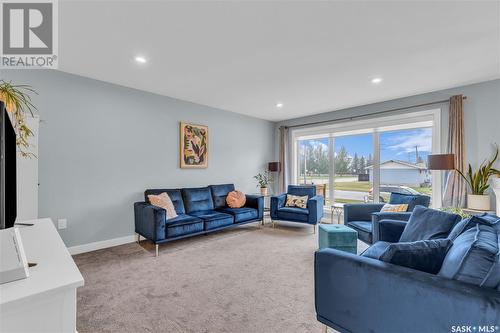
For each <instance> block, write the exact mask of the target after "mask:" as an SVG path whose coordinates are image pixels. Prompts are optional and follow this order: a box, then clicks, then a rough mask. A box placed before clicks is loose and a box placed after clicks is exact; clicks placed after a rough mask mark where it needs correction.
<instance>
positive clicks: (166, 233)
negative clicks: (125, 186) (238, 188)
mask: <svg viewBox="0 0 500 333" xmlns="http://www.w3.org/2000/svg"><path fill="white" fill-rule="evenodd" d="M231 191H234V185H233V184H223V185H210V186H207V187H199V188H182V189H149V190H146V191H145V192H144V198H145V201H141V202H136V203H134V217H135V232H136V234H137V235H140V236H142V237H144V238H146V239H148V240H150V241H152V242H153V243H154V244H155V245H156V255H158V245H159V244H162V243H166V242H170V241H174V240H177V239H181V238H185V237H191V236H195V235H200V234H207V233H209V232H213V231H217V230H222V229H225V228H230V227H234V226H238V225H242V224H246V223H250V222H255V221H262V219H263V217H264V198H263V197H262V196H259V195H246V203H245V206H244V207H241V208H230V207H228V206H227V205H226V197H227V194H228V193H229V192H231ZM163 192H166V193H167V194H168V196H169V197H170V199H171V200H172V202H173V204H174V207H175V211H176V212H177V215H178V216H177V217H175V218H172V219H168V220H167V219H166V211H165V210H164V209H163V208H160V207H157V206H153V205H151V204H150V203H149V200H148V195H150V194H160V193H163Z"/></svg>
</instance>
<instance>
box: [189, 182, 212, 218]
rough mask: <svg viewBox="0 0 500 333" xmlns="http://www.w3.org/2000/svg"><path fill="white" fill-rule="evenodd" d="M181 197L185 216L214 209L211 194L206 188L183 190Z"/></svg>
mask: <svg viewBox="0 0 500 333" xmlns="http://www.w3.org/2000/svg"><path fill="white" fill-rule="evenodd" d="M182 197H183V199H184V205H185V207H186V213H187V214H191V213H193V212H199V211H207V210H212V209H214V203H213V200H212V192H211V190H210V189H209V188H208V187H198V188H183V189H182Z"/></svg>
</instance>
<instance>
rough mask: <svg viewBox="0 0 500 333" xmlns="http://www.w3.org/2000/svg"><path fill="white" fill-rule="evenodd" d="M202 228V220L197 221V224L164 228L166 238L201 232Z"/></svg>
mask: <svg viewBox="0 0 500 333" xmlns="http://www.w3.org/2000/svg"><path fill="white" fill-rule="evenodd" d="M203 228H204V226H203V221H202V220H198V222H194V223H188V224H179V225H172V226H168V227H167V228H166V229H167V230H166V233H167V238H173V237H179V236H184V235H187V234H193V233H196V232H201V231H203Z"/></svg>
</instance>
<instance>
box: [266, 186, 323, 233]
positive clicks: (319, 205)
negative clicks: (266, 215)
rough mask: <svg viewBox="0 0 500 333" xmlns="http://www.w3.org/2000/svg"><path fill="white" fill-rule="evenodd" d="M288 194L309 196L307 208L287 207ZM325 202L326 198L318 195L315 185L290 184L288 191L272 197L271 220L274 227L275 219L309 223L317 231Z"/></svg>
mask: <svg viewBox="0 0 500 333" xmlns="http://www.w3.org/2000/svg"><path fill="white" fill-rule="evenodd" d="M287 194H291V195H298V196H306V195H307V196H308V197H309V198H308V200H307V208H298V207H286V206H285V203H286V196H287ZM323 203H324V198H323V197H322V196H317V195H316V187H315V186H300V185H288V191H287V193H283V194H280V195H277V196H273V197H271V211H270V215H271V220H272V221H273V227H274V223H275V220H283V221H291V222H299V223H307V224H311V225H313V226H314V232H316V227H315V226H316V224H318V223H319V222H320V221H321V218H322V217H323Z"/></svg>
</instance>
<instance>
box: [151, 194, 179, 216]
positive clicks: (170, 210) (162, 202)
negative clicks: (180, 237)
mask: <svg viewBox="0 0 500 333" xmlns="http://www.w3.org/2000/svg"><path fill="white" fill-rule="evenodd" d="M148 199H149V202H151V204H152V205H154V206H157V207H160V208H163V209H165V210H166V211H167V220H169V219H173V218H174V217H177V212H176V211H175V207H174V203H173V202H172V200H171V199H170V197H169V196H168V194H167V193H165V192H163V193H160V194H158V195H154V194H149V195H148Z"/></svg>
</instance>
